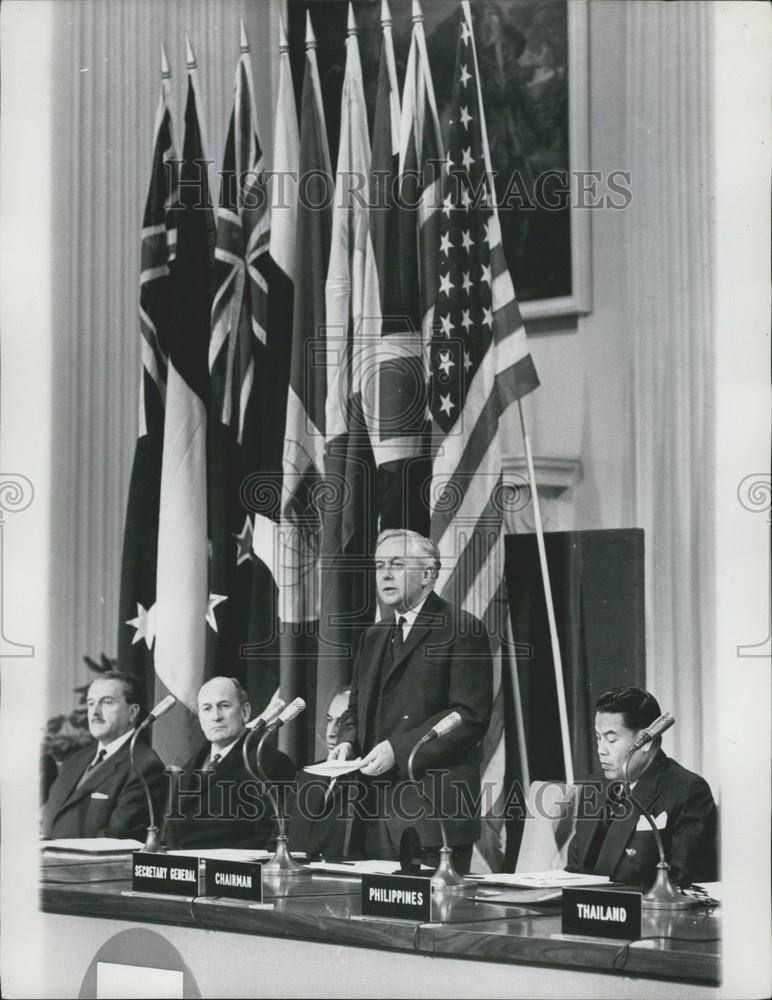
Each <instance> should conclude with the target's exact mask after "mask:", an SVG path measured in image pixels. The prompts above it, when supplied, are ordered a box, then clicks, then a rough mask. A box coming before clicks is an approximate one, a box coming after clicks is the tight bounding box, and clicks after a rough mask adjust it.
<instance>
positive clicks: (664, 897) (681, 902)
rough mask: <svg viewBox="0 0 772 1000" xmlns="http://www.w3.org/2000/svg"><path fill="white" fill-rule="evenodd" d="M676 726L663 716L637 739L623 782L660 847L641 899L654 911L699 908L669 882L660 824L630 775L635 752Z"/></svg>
mask: <svg viewBox="0 0 772 1000" xmlns="http://www.w3.org/2000/svg"><path fill="white" fill-rule="evenodd" d="M674 723H675V719H674V718H673V716H672V715H671V714H670V712H665V713H664V714H663V715H660V717H659V718H658V719H655V720H654V722H652V724H651V725H650V726H647V727H646V728H645V729H643V730H642V731H641V732H640V733H639V734H638V738H637V739H636V740H635V742H634V743H633V745H632V746H631V747H630V749H629V750H628V751H627V756H626V757H625V761H624V764H623V765H622V782H623V784H624V790H625V794H626V795H627V797H628V798H629V799H630V801H631V802H632V804H633V805H634V806H635V808H636V809H637V810H638V812H639V813H640V814H641V816H643V817H645V819H646V822H647V823H648V824H649V826H650V827H651V832H652V833H653V834H654V842H655V843H656V845H657V853H658V854H659V861H658V863H657V874H656V877H655V879H654V884H653V885H652V887H651V888H650V889H649V891H648V892H647V893H645V894H644V895H643V897H642V900H641V902H642V905H643V906H648V907H651V908H652V909H655V910H682V909H686V908H688V907H692V906H696V905H699V904H698V903H697V900H696V899H690V898H689V897H688V896H685V895H684V894H683V893H681V892H679V891H678V888H677V886H675V885H673V882H672V880H671V878H670V865H669V864H668V863H667V859H666V857H665V844H664V842H663V840H662V834H661V833H660V832H659V830H658V829H657V823H656V821H655V819H654V816H653V815H652V813H651V810H650V809H647V808H646V807H645V806H644V804H643V803H642V802H640V801H639V800H638V799H637V798H636V797H635V795H634V794H633V790H632V788H631V787H630V779H629V771H630V761H631V760H632V759H633V756H634V754H635V751H636V750H640V748H641V747H644V746H646V744H647V743H651V741H652V740H655V739H656V738H657V737H658V736H661V735H662V733H664V732H665V730H666V729H670V727H671V726H672V725H673V724H674Z"/></svg>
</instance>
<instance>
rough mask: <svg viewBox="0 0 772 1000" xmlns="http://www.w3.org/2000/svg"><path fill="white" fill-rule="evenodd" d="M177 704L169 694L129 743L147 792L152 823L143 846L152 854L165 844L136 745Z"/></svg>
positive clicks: (134, 765) (148, 812)
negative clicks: (141, 736) (161, 839)
mask: <svg viewBox="0 0 772 1000" xmlns="http://www.w3.org/2000/svg"><path fill="white" fill-rule="evenodd" d="M176 704H177V699H176V698H175V697H174V695H173V694H167V696H166V697H165V698H162V699H161V701H159V702H158V704H157V705H156V706H155V708H154V709H153V711H152V712H150V713H149V714H148V716H147V718H145V719H143V720H142V722H141V723H140V724H139V725H138V726H137V728H136V729H135V730H134V735H133V736H132V737H131V743H130V744H129V762H130V764H131V769H132V771H133V772H134V773H135V774H136V776H137V777H138V778H139V781H140V784H141V785H142V788H143V790H144V792H145V801H146V802H147V815H148V819H149V820H150V823H149V824H148V827H147V837H146V838H145V846H144V847H143V848H142V850H143V851H146V852H150V853H151V854H154V853H158V852H162V851H163V845H162V844H161V842H160V840H159V837H158V827H157V826H156V823H155V809H154V808H153V796H152V795H151V794H150V786H149V785H148V783H147V778H146V777H145V775H144V774H143V773H142V771H140V769H139V768H138V767H137V763H136V760H135V759H134V752H135V747H136V745H137V737H138V736H139V734H140V733H141V732H142V730H143V729H146V728H147V727H148V726H151V725H152V724H153V723H154V722H155V721H156V720H158V719H160V718H161V716H162V715H166V713H167V712H168V711H169V710H170V709H172V708H174V706H175V705H176Z"/></svg>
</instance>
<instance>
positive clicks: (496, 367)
mask: <svg viewBox="0 0 772 1000" xmlns="http://www.w3.org/2000/svg"><path fill="white" fill-rule="evenodd" d="M492 180H493V178H492V173H491V163H490V150H489V147H488V139H487V133H486V128H485V117H484V110H483V102H482V94H481V91H480V80H479V73H478V68H477V56H476V52H475V45H474V36H473V32H472V17H471V12H470V8H469V4H468V3H466V2H465V3H462V5H461V15H460V19H459V35H458V46H457V50H456V65H455V71H454V82H453V96H452V101H451V107H450V122H449V131H448V142H447V156H446V163H445V169H444V172H443V184H442V207H441V221H442V225H441V232H440V246H439V257H438V262H439V263H438V283H437V297H436V303H435V311H434V324H433V335H432V340H431V345H430V372H429V378H430V407H431V415H432V422H433V432H434V433H433V463H432V488H431V508H432V509H431V534H432V538H434V540H435V541H436V542H437V544H438V546H439V548H440V554H441V557H442V570H441V573H440V577H439V580H438V584H437V589H438V591H439V592H440V593H442V594H443V596H445V597H446V598H448V599H449V600H451V601H452V602H453V603H457V604H459V605H461V606H462V607H464V608H465V609H466V610H467V611H470V612H471V613H472V614H475V615H477V617H479V618H482V619H483V621H484V622H485V623H486V625H487V626H488V629H489V632H490V634H491V641H492V646H493V651H494V656H495V660H494V662H495V663H496V689H495V690H496V696H495V701H494V709H493V716H492V719H491V725H490V728H489V731H488V734H487V736H486V738H485V741H484V743H483V748H482V749H483V782H484V784H485V783H487V784H488V787H489V788H493V789H494V796H493V797H489V798H488V799H484V805H483V808H484V809H485V808H486V807H487V811H489V812H490V811H491V809H492V807H493V805H494V801H493V798H494V797H498V796H499V795H501V794H502V793H503V791H504V790H503V777H504V774H503V771H504V769H503V763H504V752H503V747H504V744H503V740H504V705H503V693H502V685H501V669H502V654H503V653H505V652H506V650H504V649H503V648H502V644H503V639H504V637H505V634H506V620H507V614H508V610H507V600H506V593H505V583H504V547H503V518H502V511H503V509H504V504H505V502H506V492H505V490H504V487H503V483H502V473H501V446H500V434H499V426H500V421H501V419H502V416H503V414H504V413H505V411H506V409H507V407H508V406H509V405H510V404H511V403H513V402H515V401H516V400H518V399H520V398H522V397H523V396H524V395H525V394H526V393H528V392H530V391H531V390H533V389H535V388H536V386H537V385H538V384H539V380H538V377H537V375H536V370H535V368H534V365H533V361H532V359H531V355H530V353H529V351H528V345H527V343H526V336H525V328H524V326H523V321H522V318H521V316H520V310H519V308H518V305H517V301H516V299H515V292H514V288H513V285H512V279H511V277H510V274H509V270H508V268H507V264H506V260H505V259H504V250H503V247H502V243H501V229H500V227H499V218H498V212H497V209H496V203H495V193H494V189H493V183H492ZM502 832H503V830H502V825H501V821H497V822H496V823H495V824H494V823H493V822H492V821H489V822H488V823H487V824H486V823H484V824H483V836H482V838H481V840H480V842H479V844H478V850H479V851H480V854H481V855H482V858H483V860H484V861H485V862H486V863H487V864H488V865H489V866H490V867H492V868H494V869H495V867H496V866H497V863H498V862H499V861H500V860H501V857H502V854H503V847H502V844H501V836H502Z"/></svg>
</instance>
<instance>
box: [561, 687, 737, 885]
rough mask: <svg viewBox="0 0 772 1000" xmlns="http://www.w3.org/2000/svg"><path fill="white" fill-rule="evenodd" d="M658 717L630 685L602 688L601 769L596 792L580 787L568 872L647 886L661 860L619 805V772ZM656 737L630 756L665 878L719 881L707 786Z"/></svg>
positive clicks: (598, 716)
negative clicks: (600, 783)
mask: <svg viewBox="0 0 772 1000" xmlns="http://www.w3.org/2000/svg"><path fill="white" fill-rule="evenodd" d="M661 714H662V712H661V711H660V707H659V704H658V703H657V700H656V698H654V697H653V695H651V694H649V693H648V692H647V691H642V690H641V689H640V688H635V687H620V688H614V689H613V690H611V691H607V692H606V693H605V694H604V695H602V696H601V697H600V699H599V700H598V702H597V705H596V706H595V742H596V746H597V752H598V758H599V760H600V764H601V768H602V769H603V779H604V783H603V788H602V789H601V794H600V795H599V796H598V795H597V794H593V789H592V786H591V784H589V783H588V784H587V785H585V787H584V789H583V793H582V796H581V799H580V805H579V813H578V818H577V828H576V834H575V835H574V838H573V840H572V841H571V843H570V845H569V848H568V864H567V865H566V867H567V869H568V870H569V871H576V872H585V873H588V874H589V873H592V874H597V875H608V876H609V877H610V878H611V879H612V881H615V882H626V883H628V884H631V885H637V886H641V887H642V888H645V889H648V888H649V887H650V886H651V885H652V883H653V882H654V878H655V875H656V866H657V862H658V861H659V854H658V852H657V847H656V841H655V837H654V833H653V832H652V829H651V826H650V824H649V823H648V821H647V820H646V818H645V817H644V816H643V815H641V813H640V812H639V810H638V809H637V808H636V807H635V806H634V805H632V804H631V803H630V802H629V801H626V800H625V796H624V792H623V791H622V778H623V773H622V768H623V765H624V762H625V759H626V757H627V754H628V752H629V751H630V749H631V747H632V746H633V744H634V742H635V740H636V738H637V736H638V734H639V733H640V732H641V731H642V730H643V729H645V728H646V727H647V726H649V725H651V723H652V722H654V720H655V719H657V718H658V717H659V716H660V715H661ZM660 744H661V739H660V738H657V739H655V740H653V741H652V742H651V743H648V744H646V745H645V746H643V747H642V748H641V749H640V750H637V751H636V752H635V753H634V754H633V756H632V759H631V762H630V768H629V774H628V777H629V780H630V785H631V788H632V792H633V795H634V797H635V799H636V800H637V801H638V802H639V803H640V805H641V807H642V808H644V809H647V810H648V811H649V813H651V815H652V816H653V817H654V819H655V822H656V825H657V828H658V829H659V831H660V833H661V836H662V840H663V844H664V848H665V858H666V860H667V861H668V862H669V864H670V875H671V878H672V879H673V881H674V882H675V883H677V884H680V885H688V884H689V883H691V882H702V881H707V882H712V881H715V880H716V879H717V878H718V860H717V857H718V849H717V813H716V804H715V802H714V801H713V796H712V794H711V791H710V788H709V787H708V784H707V782H706V781H705V780H704V779H703V778H701V777H700V776H699V775H698V774H694V773H693V772H692V771H687V769H686V768H685V767H682V766H681V765H680V764H678V763H677V762H676V761H675V760H673V759H672V757H668V756H667V755H666V754H665V753H664V751H663V750H662V748H661V745H660Z"/></svg>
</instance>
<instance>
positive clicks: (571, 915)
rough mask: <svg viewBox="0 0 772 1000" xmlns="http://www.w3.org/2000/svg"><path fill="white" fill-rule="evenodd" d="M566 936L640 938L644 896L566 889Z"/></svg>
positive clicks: (564, 907) (564, 910)
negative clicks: (642, 898) (642, 897)
mask: <svg viewBox="0 0 772 1000" xmlns="http://www.w3.org/2000/svg"><path fill="white" fill-rule="evenodd" d="M562 907H563V921H562V925H561V929H562V931H563V933H564V934H581V935H582V936H584V937H606V938H609V937H610V938H624V939H625V940H626V941H632V940H636V939H637V938H639V937H640V936H641V893H640V892H614V891H610V890H608V889H564V890H563V900H562Z"/></svg>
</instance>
